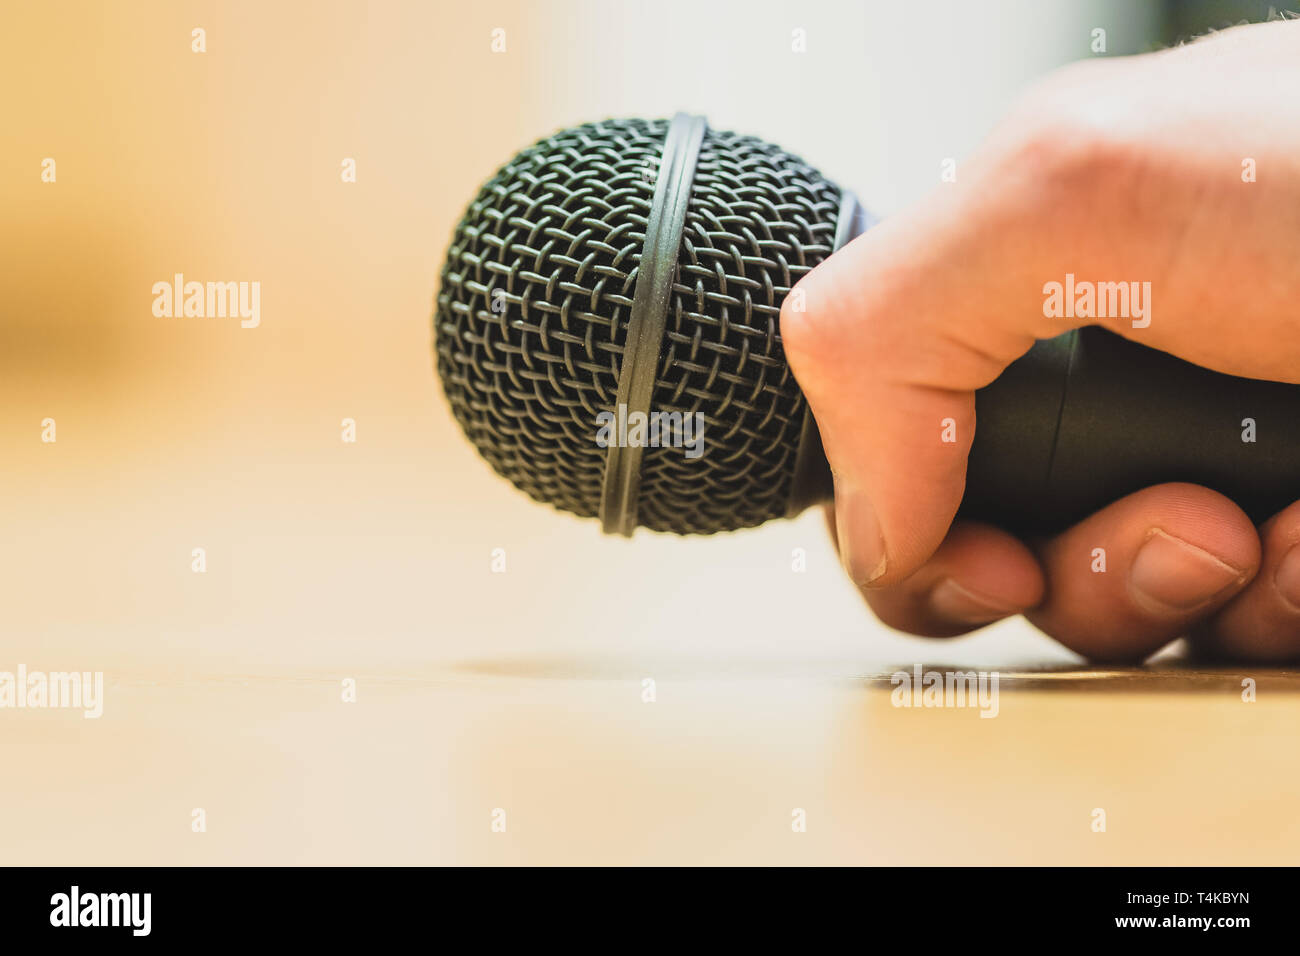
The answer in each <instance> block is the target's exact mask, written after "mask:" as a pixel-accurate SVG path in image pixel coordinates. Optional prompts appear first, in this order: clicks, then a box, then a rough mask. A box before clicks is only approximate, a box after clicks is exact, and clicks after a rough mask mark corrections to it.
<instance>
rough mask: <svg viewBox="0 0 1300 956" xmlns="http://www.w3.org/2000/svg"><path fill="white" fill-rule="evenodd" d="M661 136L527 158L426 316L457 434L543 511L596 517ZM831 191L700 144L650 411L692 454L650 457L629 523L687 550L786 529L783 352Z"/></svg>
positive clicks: (790, 406)
mask: <svg viewBox="0 0 1300 956" xmlns="http://www.w3.org/2000/svg"><path fill="white" fill-rule="evenodd" d="M667 131H668V121H667V120H643V119H620V120H608V121H605V122H600V123H590V124H587V125H584V126H578V127H574V128H571V129H566V130H562V131H561V132H558V133H556V134H554V135H553V136H549V137H547V138H546V139H543V140H540V141H539V142H537V143H535V144H534V145H533V146H530V147H529V148H527V149H525V150H524V151H523V152H521V153H519V154H518V155H517V156H515V158H514V159H512V160H511V161H510V162H509V163H507V164H506V165H505V166H504V167H502V168H501V169H500V170H499V171H498V172H497V173H496V175H495V176H493V177H492V178H491V179H490V180H488V182H487V183H486V184H485V185H484V186H483V187H482V188H481V189H480V191H479V193H478V195H477V196H476V197H475V199H474V201H473V202H472V203H470V205H469V208H468V209H467V210H466V212H465V215H464V218H463V219H462V220H461V222H460V224H459V225H458V226H457V227H456V231H455V233H454V236H453V238H452V243H451V247H450V249H449V251H448V253H447V259H446V262H445V264H444V267H443V270H442V278H441V288H440V291H439V294H438V299H437V304H436V309H435V315H434V326H435V335H434V340H435V348H436V351H437V364H438V371H439V375H440V376H441V378H442V382H443V387H444V390H445V392H446V395H447V398H448V401H449V403H450V405H451V409H452V412H453V414H454V415H455V417H456V419H457V421H459V423H460V425H461V427H462V428H463V429H464V430H465V433H466V435H468V437H469V439H470V440H471V441H472V442H473V444H474V445H475V447H477V448H478V450H479V452H480V453H481V454H482V455H483V457H484V458H485V459H486V460H487V461H488V463H489V464H491V466H492V467H493V468H494V469H495V470H496V471H497V472H499V473H500V474H501V475H503V476H505V477H506V478H508V479H509V480H510V481H512V482H513V483H514V484H515V485H517V486H518V487H519V488H521V489H522V490H523V491H525V492H527V493H528V494H529V495H531V496H532V497H533V498H536V499H538V500H539V501H543V502H547V503H550V504H552V505H555V506H556V507H559V508H561V509H563V510H565V511H570V512H573V513H574V514H578V515H581V516H584V517H594V516H596V515H597V514H598V511H599V507H600V497H601V483H602V476H603V473H604V469H605V459H606V449H605V448H603V447H601V445H600V444H598V443H597V441H596V435H597V428H598V420H597V416H598V415H599V414H600V413H601V412H615V413H616V414H617V409H616V407H615V406H616V395H617V392H618V379H619V370H620V367H621V364H622V356H623V346H624V343H625V341H626V339H627V322H628V316H629V313H630V311H631V308H632V299H633V291H634V287H635V284H636V278H637V267H638V264H639V262H640V259H641V253H642V247H643V244H644V242H645V234H646V228H647V219H648V217H649V215H650V210H651V204H652V200H653V198H654V191H655V174H656V164H657V162H658V159H659V156H660V153H661V151H662V150H663V145H664V138H665V136H666V134H667ZM839 203H840V190H839V188H838V187H836V186H835V185H834V184H833V183H831V182H829V181H827V180H826V179H824V178H823V177H822V176H821V174H819V173H818V172H817V171H816V170H814V169H812V168H811V167H809V166H807V165H806V164H805V163H803V161H802V160H800V159H798V158H797V157H794V156H791V155H789V154H788V153H785V152H784V151H782V150H781V149H779V148H778V147H776V146H773V145H771V144H769V143H766V142H764V141H763V140H760V139H756V138H753V137H749V136H739V135H736V134H734V133H729V132H723V131H717V130H708V131H706V133H705V138H704V142H703V145H702V147H701V151H700V154H699V159H698V165H697V169H696V174H695V177H694V181H693V184H692V188H691V194H690V202H689V206H688V209H687V213H686V224H685V229H684V232H683V236H682V241H681V245H680V247H679V250H678V257H677V270H676V275H675V277H674V280H673V283H672V290H671V296H670V300H669V304H668V317H667V327H666V330H665V334H664V338H663V343H662V348H661V351H660V354H659V362H658V368H657V372H656V376H655V384H654V390H653V396H652V400H651V409H652V411H660V412H668V413H681V414H683V415H694V414H695V413H697V412H698V413H700V415H701V416H702V420H703V423H704V430H703V435H702V443H703V444H702V454H699V455H698V457H696V456H690V455H688V453H689V452H690V448H689V447H686V448H684V447H673V446H671V445H664V446H661V447H647V448H645V449H644V457H643V459H642V466H641V488H640V497H639V505H638V511H637V517H638V521H639V524H640V525H641V526H643V527H647V528H651V529H653V530H656V531H671V532H676V533H679V534H689V533H706V534H707V533H713V532H716V531H726V530H733V529H736V528H742V527H749V526H752V525H756V524H760V523H762V522H763V521H766V520H768V519H769V518H774V517H779V516H781V515H783V514H784V513H785V510H786V502H787V498H788V496H789V493H790V488H791V481H792V476H793V472H794V465H795V455H796V450H797V448H798V443H799V435H800V429H801V427H802V424H803V419H804V414H805V402H804V398H803V395H802V393H801V392H800V391H799V388H798V386H797V384H796V383H795V381H794V378H793V376H792V375H791V373H790V370H789V368H788V367H787V365H786V361H785V354H784V352H783V351H782V348H781V339H780V329H779V323H778V318H779V314H780V308H781V303H782V300H783V299H784V298H785V295H786V294H787V292H789V290H790V288H791V287H792V286H793V285H794V284H795V283H796V282H797V281H798V280H799V278H800V277H802V276H803V275H804V274H805V273H807V272H808V271H810V270H811V269H812V268H813V267H814V266H816V265H817V264H818V263H819V262H821V261H822V260H823V259H824V258H826V257H827V256H828V255H830V253H831V251H832V249H833V246H834V241H835V235H836V220H837V213H838V210H839Z"/></svg>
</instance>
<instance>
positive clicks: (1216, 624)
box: [1191, 502, 1300, 662]
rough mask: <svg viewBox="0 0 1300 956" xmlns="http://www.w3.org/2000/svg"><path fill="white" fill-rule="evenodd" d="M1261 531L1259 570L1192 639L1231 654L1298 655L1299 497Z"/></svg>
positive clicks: (1269, 658) (1266, 658)
mask: <svg viewBox="0 0 1300 956" xmlns="http://www.w3.org/2000/svg"><path fill="white" fill-rule="evenodd" d="M1259 537H1260V542H1261V544H1262V546H1263V557H1262V558H1261V561H1260V569H1259V573H1258V574H1257V575H1256V576H1255V578H1254V580H1253V581H1251V582H1250V584H1249V586H1247V587H1246V589H1245V590H1244V591H1242V592H1241V594H1239V595H1237V597H1235V598H1234V599H1233V600H1232V601H1231V602H1229V603H1228V605H1227V606H1226V607H1224V609H1223V610H1222V611H1220V612H1219V613H1218V614H1216V615H1215V616H1214V617H1213V618H1211V619H1210V620H1209V621H1207V622H1206V623H1205V625H1204V626H1203V627H1201V628H1198V629H1197V631H1196V632H1195V633H1193V635H1192V636H1191V642H1192V645H1193V647H1195V648H1196V649H1198V650H1200V651H1202V652H1204V653H1208V654H1212V655H1216V656H1224V657H1231V658H1234V659H1245V660H1251V661H1260V662H1280V661H1288V660H1296V659H1300V502H1297V503H1296V504H1293V505H1291V507H1289V508H1287V509H1286V510H1285V511H1282V512H1280V513H1278V514H1277V515H1275V516H1274V517H1272V518H1270V519H1269V520H1268V521H1267V522H1265V523H1264V525H1263V526H1262V527H1261V528H1260V530H1259Z"/></svg>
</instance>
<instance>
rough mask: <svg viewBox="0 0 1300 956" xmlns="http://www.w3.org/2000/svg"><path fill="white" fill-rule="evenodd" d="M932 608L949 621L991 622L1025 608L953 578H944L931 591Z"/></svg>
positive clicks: (966, 622)
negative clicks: (978, 591) (983, 592)
mask: <svg viewBox="0 0 1300 956" xmlns="http://www.w3.org/2000/svg"><path fill="white" fill-rule="evenodd" d="M930 610H931V611H933V612H934V613H935V614H937V615H938V616H939V617H941V618H943V619H944V620H948V621H957V622H960V623H962V624H989V623H992V622H993V621H997V620H1000V619H1001V618H1004V617H1008V616H1010V615H1012V614H1019V613H1020V612H1021V610H1023V609H1022V608H1018V607H1010V606H1008V605H1007V604H1005V603H1003V602H1000V601H995V600H993V599H992V598H989V597H986V596H985V595H983V594H977V593H975V592H974V591H970V590H968V589H966V588H964V587H962V586H961V585H960V584H958V583H957V582H956V581H954V580H953V579H952V578H944V579H943V580H942V581H940V582H939V583H938V584H937V585H936V586H935V587H934V590H932V591H931V592H930Z"/></svg>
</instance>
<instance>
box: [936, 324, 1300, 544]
mask: <svg viewBox="0 0 1300 956" xmlns="http://www.w3.org/2000/svg"><path fill="white" fill-rule="evenodd" d="M975 415H976V428H975V438H974V441H973V444H972V447H971V453H970V459H969V462H968V465H967V477H966V494H965V497H964V498H963V500H962V504H961V509H960V510H959V512H958V513H959V515H961V516H963V517H968V518H974V519H978V520H982V521H988V522H990V523H992V524H995V525H998V526H999V527H1002V528H1004V529H1006V530H1008V531H1012V532H1017V533H1020V534H1037V533H1049V532H1054V531H1060V530H1063V529H1064V528H1066V527H1069V526H1070V525H1071V524H1073V523H1075V522H1077V521H1079V520H1080V519H1082V518H1084V517H1086V516H1087V515H1089V514H1091V513H1092V512H1094V511H1096V510H1097V509H1098V508H1101V507H1103V506H1105V505H1106V504H1108V503H1110V502H1112V501H1114V500H1116V499H1117V498H1121V497H1123V496H1124V495H1127V494H1131V493H1132V492H1135V491H1138V490H1140V489H1142V488H1145V487H1148V486H1150V485H1155V484H1161V483H1163V482H1170V481H1185V482H1191V483H1194V484H1198V485H1204V486H1206V487H1208V488H1212V489H1213V490H1215V491H1218V492H1220V493H1222V494H1224V495H1226V496H1227V497H1229V498H1231V499H1232V500H1233V501H1235V502H1236V503H1237V504H1238V505H1239V506H1240V507H1241V509H1242V510H1243V511H1245V512H1246V514H1247V515H1249V516H1250V518H1251V519H1252V520H1253V521H1255V522H1256V523H1262V522H1263V521H1265V520H1267V519H1268V518H1269V517H1271V516H1272V515H1274V514H1276V513H1277V512H1278V511H1280V510H1282V509H1283V508H1285V507H1287V506H1288V505H1290V504H1292V503H1293V502H1295V501H1296V500H1300V387H1297V386H1295V385H1288V384H1282V383H1278V382H1268V381H1261V380H1256V379H1248V378H1239V377H1236V376H1232V375H1223V374H1219V373H1217V372H1212V371H1210V370H1208V369H1205V368H1202V367H1200V366H1197V365H1192V364H1191V363H1188V362H1184V361H1182V360H1180V359H1177V358H1174V357H1173V356H1171V355H1168V354H1166V353H1164V352H1160V351H1157V350H1155V349H1151V348H1147V347H1146V346H1143V345H1140V344H1138V343H1136V342H1133V341H1131V340H1128V339H1125V338H1122V337H1120V336H1118V335H1115V334H1113V333H1111V332H1108V331H1106V330H1104V329H1101V328H1097V327H1086V328H1082V329H1076V330H1074V331H1072V332H1068V333H1066V334H1064V335H1061V336H1058V337H1056V338H1054V339H1047V340H1044V341H1040V342H1038V343H1036V344H1035V345H1034V347H1033V348H1032V349H1030V351H1029V352H1028V353H1026V354H1025V355H1024V356H1023V357H1021V358H1020V359H1019V360H1017V361H1016V362H1014V363H1013V364H1012V365H1010V366H1009V367H1008V368H1007V369H1006V370H1005V371H1004V372H1003V373H1002V375H1001V376H999V377H998V379H997V380H996V381H994V382H993V383H992V384H990V385H989V386H987V387H986V388H983V389H981V390H980V391H979V392H977V393H976V396H975Z"/></svg>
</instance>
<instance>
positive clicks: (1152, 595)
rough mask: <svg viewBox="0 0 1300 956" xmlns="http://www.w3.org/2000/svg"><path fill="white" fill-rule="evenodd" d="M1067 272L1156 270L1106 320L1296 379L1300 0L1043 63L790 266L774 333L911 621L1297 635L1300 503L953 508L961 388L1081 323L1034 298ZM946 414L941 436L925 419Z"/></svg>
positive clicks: (874, 559)
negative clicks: (948, 435)
mask: <svg viewBox="0 0 1300 956" xmlns="http://www.w3.org/2000/svg"><path fill="white" fill-rule="evenodd" d="M1246 157H1251V158H1253V159H1254V160H1255V163H1256V177H1257V181H1255V182H1252V183H1246V182H1243V180H1242V162H1243V159H1244V158H1246ZM1067 272H1072V273H1074V274H1075V275H1076V276H1077V277H1078V278H1079V279H1080V280H1085V279H1087V280H1094V281H1130V280H1139V281H1150V282H1151V290H1152V291H1151V301H1152V322H1151V324H1150V325H1149V326H1148V327H1147V328H1139V329H1135V328H1133V327H1132V325H1131V321H1130V320H1129V319H1127V318H1120V319H1114V320H1107V319H1100V320H1096V324H1100V325H1104V326H1105V327H1107V328H1109V329H1110V330H1111V331H1113V332H1115V333H1117V334H1119V335H1122V336H1124V337H1126V338H1130V339H1132V340H1134V341H1137V342H1141V343H1142V344H1144V345H1148V346H1151V347H1154V348H1157V349H1161V350H1163V351H1166V352H1169V353H1172V354H1174V355H1176V356H1178V357H1180V358H1182V359H1185V360H1187V361H1190V362H1194V363H1197V364H1199V365H1203V366H1206V367H1208V368H1211V369H1214V370H1216V371H1220V372H1226V373H1229V374H1233V375H1241V376H1248V377H1252V378H1263V379H1271V380H1275V381H1281V382H1290V383H1300V22H1297V21H1288V22H1275V23H1267V24H1258V25H1252V26H1246V27H1237V28H1234V29H1231V30H1227V31H1224V32H1222V33H1219V34H1215V35H1213V36H1211V37H1209V38H1206V39H1202V40H1200V41H1197V42H1196V43H1193V44H1189V45H1187V46H1184V47H1180V48H1177V49H1174V50H1168V51H1163V52H1160V53H1154V54H1148V55H1144V56H1138V57H1129V58H1122V59H1112V60H1091V61H1084V62H1081V63H1078V64H1074V65H1071V66H1069V67H1067V68H1065V69H1063V70H1060V71H1058V72H1056V73H1054V74H1052V75H1050V76H1049V77H1047V78H1046V79H1045V80H1044V81H1042V82H1041V83H1040V84H1039V85H1038V86H1037V87H1035V88H1034V89H1032V90H1031V91H1030V92H1029V93H1028V95H1026V96H1025V97H1024V98H1023V99H1022V100H1021V101H1020V102H1019V103H1018V104H1017V106H1016V107H1015V108H1014V109H1013V110H1012V112H1011V113H1010V114H1009V115H1008V116H1007V117H1006V118H1005V120H1004V121H1003V122H1002V123H1001V124H1000V125H999V126H998V127H997V129H996V130H994V132H993V133H992V134H991V135H990V136H989V138H988V140H987V141H986V142H985V143H984V144H983V145H982V146H981V148H980V149H979V151H978V152H977V154H976V155H975V156H973V157H971V158H970V159H969V160H967V161H965V162H964V163H962V164H961V165H960V166H959V168H958V171H957V182H956V183H945V184H942V186H941V187H940V188H939V189H938V190H937V191H936V192H935V193H934V194H933V195H932V196H930V197H929V198H928V199H927V200H925V201H924V202H922V203H921V204H919V205H918V206H916V207H915V208H913V209H911V210H910V211H908V212H906V213H904V214H902V215H899V216H897V217H895V218H893V219H890V220H887V221H885V222H883V223H881V224H880V225H878V226H876V227H875V228H873V229H871V230H870V231H869V232H867V233H866V234H864V235H862V236H860V237H859V238H858V239H856V240H855V241H853V242H852V243H851V244H849V245H848V246H847V247H845V249H843V250H842V251H841V252H839V253H837V254H836V255H835V256H833V257H831V258H830V259H828V260H826V262H824V263H823V264H822V265H821V266H819V267H818V268H817V269H815V270H814V271H813V272H811V273H810V274H809V275H807V276H806V277H805V278H804V279H803V280H802V281H801V282H800V283H799V285H798V288H799V289H802V290H803V292H804V296H803V309H802V310H796V309H795V308H793V307H792V303H793V302H795V301H797V298H796V297H793V296H792V297H791V298H790V299H788V300H787V302H786V308H785V309H784V311H783V312H782V315H781V324H782V333H783V338H784V343H785V349H786V354H787V357H788V359H789V362H790V366H791V368H792V369H793V371H794V373H795V376H796V378H798V380H799V382H800V385H801V386H802V387H803V389H804V392H805V394H806V395H807V396H808V400H809V402H810V404H811V407H812V410H813V413H814V415H815V417H816V418H817V421H818V424H819V425H820V427H821V433H822V439H823V444H824V446H825V449H826V455H827V458H828V460H829V462H830V465H831V470H832V472H833V473H834V476H835V504H834V521H833V533H834V534H835V536H836V539H837V543H838V546H839V549H840V554H841V558H842V560H843V562H844V565H845V568H846V570H847V571H848V573H849V575H850V576H851V577H852V579H853V581H854V582H855V583H856V584H857V585H858V586H859V588H861V590H862V593H863V594H864V596H865V597H866V600H867V602H868V603H869V604H870V605H871V607H872V608H873V609H874V611H875V612H876V613H877V615H879V617H880V618H881V619H882V620H883V621H884V622H885V623H886V624H888V625H890V626H892V627H895V628H898V629H901V630H904V631H910V632H912V633H915V634H921V635H928V636H935V637H948V636H954V635H957V634H962V633H965V632H967V631H970V630H973V629H975V628H978V627H982V626H984V625H986V624H988V623H990V622H992V621H994V620H997V619H999V618H1001V617H1006V616H1009V615H1015V614H1024V615H1025V616H1026V617H1028V619H1029V620H1030V621H1032V622H1033V623H1034V624H1035V625H1037V626H1038V627H1040V628H1041V629H1042V630H1044V631H1045V632H1047V633H1048V634H1049V635H1051V636H1053V637H1054V638H1056V639H1057V640H1059V641H1060V642H1061V643H1063V644H1064V645H1066V646H1067V647H1069V648H1071V649H1072V650H1074V651H1076V652H1078V653H1079V654H1082V655H1084V656H1085V657H1087V658H1091V659H1094V660H1105V661H1131V660H1139V659H1142V658H1144V657H1146V656H1148V655H1150V654H1151V653H1153V652H1154V651H1156V650H1158V649H1159V648H1160V647H1161V646H1163V645H1164V644H1166V643H1168V642H1169V641H1170V640H1173V639H1175V638H1177V637H1179V636H1183V635H1187V636H1189V637H1190V638H1191V640H1192V641H1193V643H1194V645H1195V646H1196V647H1198V648H1199V649H1201V650H1202V651H1204V652H1207V653H1213V654H1217V655H1222V656H1227V657H1231V658H1235V659H1239V660H1251V661H1261V662H1270V661H1274V662H1277V661H1285V660H1294V659H1296V658H1298V657H1300V503H1297V504H1296V505H1293V506H1291V507H1289V508H1286V509H1285V510H1283V511H1282V512H1281V513H1280V514H1278V515H1275V516H1274V517H1273V518H1271V519H1270V520H1269V521H1268V522H1266V523H1265V524H1264V525H1263V526H1262V527H1260V528H1256V527H1255V526H1254V525H1253V524H1252V523H1251V522H1250V521H1249V520H1248V519H1247V517H1246V515H1245V514H1244V513H1243V512H1242V511H1241V510H1240V509H1239V508H1238V507H1237V506H1236V505H1235V504H1233V503H1232V502H1231V501H1230V500H1228V499H1227V498H1225V497H1223V496H1222V495H1220V494H1218V493H1216V492H1214V491H1211V490H1209V489H1207V488H1202V487H1198V486H1195V485H1187V484H1167V485H1159V486H1156V487H1152V488H1146V489H1144V490H1142V491H1140V492H1137V493H1136V494H1133V495H1130V496H1128V497H1126V498H1124V499H1121V500H1120V501H1117V502H1115V503H1113V504H1112V505H1110V506H1108V507H1107V508H1105V509H1103V510H1102V511H1099V512H1097V513H1096V514H1094V515H1092V516H1090V517H1089V518H1087V519H1085V520H1084V521H1082V522H1081V523H1080V524H1078V525H1076V526H1075V527H1073V528H1071V529H1069V530H1067V531H1065V532H1064V533H1062V534H1061V535H1059V536H1058V537H1056V538H1054V539H1051V540H1047V541H1039V542H1033V543H1026V542H1023V541H1020V540H1017V539H1016V538H1014V537H1012V536H1011V535H1009V534H1006V533H1005V532H1002V531H1000V530H998V529H996V528H993V527H990V526H987V525H981V524H976V523H972V522H957V523H956V524H954V523H953V517H954V515H955V514H956V511H957V506H958V504H959V502H960V501H961V497H962V493H963V490H964V486H965V475H966V456H967V452H968V451H969V448H970V444H971V441H972V439H973V437H974V434H975V429H976V422H975V401H974V392H975V390H976V389H979V388H981V387H983V386H985V385H987V384H989V383H990V382H992V381H993V380H994V379H995V378H996V377H997V376H998V375H999V374H1000V373H1001V372H1002V370H1003V369H1004V368H1006V367H1007V366H1008V365H1009V364H1011V363H1012V362H1013V361H1015V360H1016V359H1017V358H1019V357H1020V356H1021V355H1023V354H1024V353H1025V352H1026V351H1028V349H1029V348H1030V346H1031V345H1032V344H1033V342H1034V340H1035V339H1041V338H1050V337H1052V336H1055V335H1058V334H1060V333H1063V332H1065V331H1067V330H1068V329H1069V328H1071V327H1072V326H1073V325H1075V324H1078V320H1071V319H1056V318H1046V317H1044V315H1043V302H1044V293H1043V285H1044V283H1046V282H1049V281H1062V280H1063V278H1064V276H1065V274H1066V273H1067ZM866 410H869V412H867V411H866ZM945 418H952V419H953V420H955V422H956V423H957V439H958V440H957V441H956V443H944V442H941V441H940V440H939V433H940V425H939V423H940V422H942V421H943V420H944V419H945ZM1295 427H1296V431H1297V434H1300V422H1296V423H1295ZM1297 491H1298V493H1300V489H1297ZM1095 547H1104V548H1105V549H1106V552H1107V569H1106V573H1104V574H1100V573H1093V571H1092V568H1091V561H1092V557H1091V555H1092V549H1093V548H1095ZM1292 548H1295V549H1296V550H1294V551H1292V550H1291V549H1292ZM1288 558H1289V560H1288Z"/></svg>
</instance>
